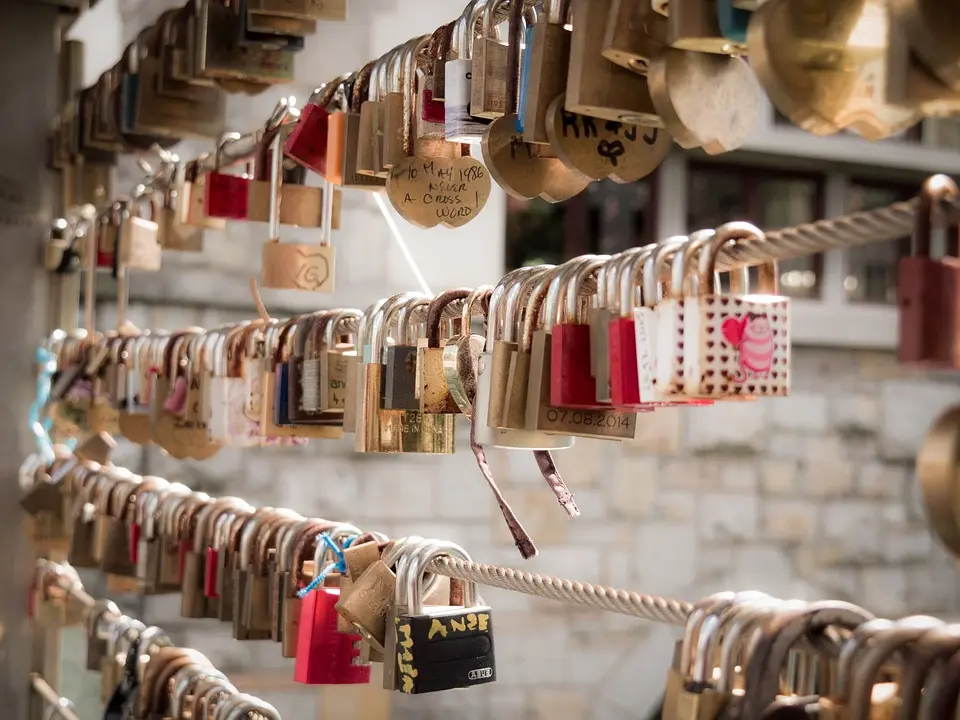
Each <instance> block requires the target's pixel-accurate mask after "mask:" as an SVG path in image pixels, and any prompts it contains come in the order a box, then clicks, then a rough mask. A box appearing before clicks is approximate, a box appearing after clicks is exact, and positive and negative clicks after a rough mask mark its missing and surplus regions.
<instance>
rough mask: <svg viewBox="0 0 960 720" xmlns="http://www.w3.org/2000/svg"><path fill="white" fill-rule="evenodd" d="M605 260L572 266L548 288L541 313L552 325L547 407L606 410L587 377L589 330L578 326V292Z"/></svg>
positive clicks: (582, 324) (596, 258)
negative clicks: (598, 400) (548, 402)
mask: <svg viewBox="0 0 960 720" xmlns="http://www.w3.org/2000/svg"><path fill="white" fill-rule="evenodd" d="M608 259H609V256H593V257H588V258H586V259H584V260H583V261H580V262H574V263H572V264H571V265H570V266H569V268H567V269H565V270H564V271H563V272H562V273H561V274H560V275H559V276H558V279H559V281H560V282H559V284H558V285H557V286H553V285H551V288H550V291H549V295H548V296H547V301H546V306H545V309H544V318H545V323H548V324H549V323H553V331H552V334H551V340H550V343H551V348H550V405H551V406H554V407H564V408H574V409H577V408H583V409H589V408H598V407H599V408H609V407H611V405H610V404H609V403H600V402H597V383H596V380H595V379H594V377H593V375H592V374H591V373H590V326H589V325H588V324H587V323H585V322H581V315H582V313H581V312H580V311H579V303H580V300H579V295H578V293H579V290H580V286H581V285H582V284H583V282H584V281H585V280H586V279H587V278H588V277H590V276H591V275H593V274H594V273H595V272H597V270H599V269H600V267H601V266H602V265H603V264H604V262H606V261H607V260H608Z"/></svg>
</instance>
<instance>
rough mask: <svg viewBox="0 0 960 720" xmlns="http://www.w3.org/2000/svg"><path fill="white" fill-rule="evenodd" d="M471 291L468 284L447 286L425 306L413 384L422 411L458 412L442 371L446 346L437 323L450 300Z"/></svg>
mask: <svg viewBox="0 0 960 720" xmlns="http://www.w3.org/2000/svg"><path fill="white" fill-rule="evenodd" d="M471 292H472V291H471V290H470V289H469V288H461V289H458V290H448V291H446V292H443V293H440V294H439V295H437V297H435V298H434V299H433V301H432V302H431V303H430V305H429V307H428V308H427V317H426V345H425V346H423V345H421V346H420V347H419V348H418V350H417V386H418V391H419V399H420V412H422V413H426V414H434V413H442V414H452V415H456V414H458V413H459V412H460V408H459V407H458V405H457V402H456V400H455V399H454V397H453V396H452V395H451V393H450V388H449V387H448V385H447V378H446V375H445V373H444V357H445V351H446V348H444V347H441V340H440V326H441V323H442V322H443V313H444V310H445V309H446V308H447V307H448V306H449V305H450V304H451V303H452V302H455V301H457V300H465V299H466V298H468V297H469V296H470V294H471ZM469 332H470V328H469V327H466V328H463V327H461V328H460V334H461V335H462V334H464V333H467V334H469Z"/></svg>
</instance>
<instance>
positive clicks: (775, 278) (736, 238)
mask: <svg viewBox="0 0 960 720" xmlns="http://www.w3.org/2000/svg"><path fill="white" fill-rule="evenodd" d="M766 239H767V237H766V235H764V233H763V231H762V230H761V229H760V228H758V227H756V226H755V225H751V224H750V223H745V222H730V223H726V224H724V225H721V226H720V227H718V228H717V229H716V231H715V234H714V235H713V238H712V239H711V241H710V244H709V246H708V247H706V248H704V250H702V251H701V253H700V263H699V273H700V290H699V292H700V294H701V295H703V294H706V293H705V290H704V287H706V286H705V285H704V281H705V279H709V278H710V277H711V276H712V275H713V274H714V273H715V272H716V266H717V254H718V253H719V252H720V250H722V249H723V248H724V247H725V246H726V245H727V244H728V243H731V242H734V243H739V242H748V243H751V242H752V243H758V244H759V243H763V242H765V241H766ZM739 282H740V283H741V284H743V285H745V288H744V291H746V290H747V289H748V288H749V274H748V271H747V268H746V266H744V267H743V268H742V269H741V270H740V273H739ZM757 291H758V292H760V293H762V294H764V295H778V294H779V293H780V279H779V273H778V271H777V263H776V261H775V260H769V261H767V262H765V263H763V264H762V265H761V266H760V272H759V283H758V287H757Z"/></svg>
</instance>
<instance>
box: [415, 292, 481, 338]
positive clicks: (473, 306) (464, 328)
mask: <svg viewBox="0 0 960 720" xmlns="http://www.w3.org/2000/svg"><path fill="white" fill-rule="evenodd" d="M493 290H494V288H493V285H481V286H480V287H478V288H476V289H475V290H474V291H473V292H471V293H470V294H469V295H467V297H466V299H465V300H464V301H463V310H461V311H460V334H461V335H469V334H470V325H471V321H472V320H473V318H474V317H475V316H483V317H485V318H486V317H487V315H486V313H484V312H483V303H484V302H486V303H487V307H488V308H489V307H490V298H491V296H492V295H493ZM438 327H439V326H438ZM429 331H430V321H429V317H428V320H427V332H428V337H429ZM438 344H439V343H438Z"/></svg>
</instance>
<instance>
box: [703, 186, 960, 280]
mask: <svg viewBox="0 0 960 720" xmlns="http://www.w3.org/2000/svg"><path fill="white" fill-rule="evenodd" d="M918 205H919V200H918V199H917V198H914V199H913V200H909V201H907V202H898V203H894V204H893V205H888V206H886V207H882V208H877V209H876V210H867V211H864V212H857V213H850V214H849V215H841V216H840V217H836V218H828V219H826V220H817V221H816V222H812V223H804V224H803V225H796V226H794V227H789V228H783V229H782V230H771V231H769V232H767V233H766V241H765V242H762V243H737V244H735V245H731V246H729V247H726V248H724V249H723V250H722V251H721V252H720V254H719V255H718V256H717V267H718V269H725V270H726V269H730V268H736V267H741V266H743V265H757V264H759V263H763V262H767V261H769V260H792V259H793V258H798V257H803V256H805V255H814V254H816V253H821V252H826V251H828V250H834V249H837V248H843V247H852V246H855V245H866V244H867V243H875V242H876V243H880V242H891V241H893V240H898V239H900V238H902V237H904V236H907V235H910V234H911V233H912V232H913V228H914V225H915V223H916V217H917V207H918ZM947 207H950V206H947ZM952 209H954V210H955V209H956V208H952Z"/></svg>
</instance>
